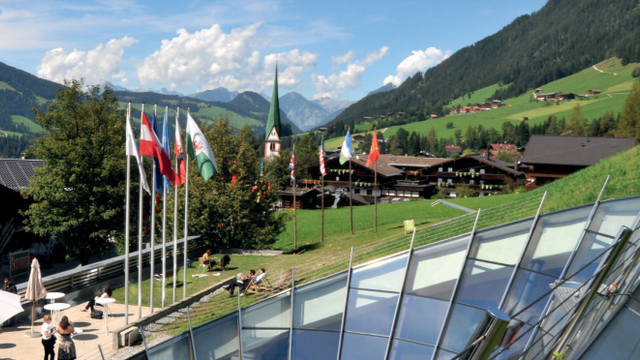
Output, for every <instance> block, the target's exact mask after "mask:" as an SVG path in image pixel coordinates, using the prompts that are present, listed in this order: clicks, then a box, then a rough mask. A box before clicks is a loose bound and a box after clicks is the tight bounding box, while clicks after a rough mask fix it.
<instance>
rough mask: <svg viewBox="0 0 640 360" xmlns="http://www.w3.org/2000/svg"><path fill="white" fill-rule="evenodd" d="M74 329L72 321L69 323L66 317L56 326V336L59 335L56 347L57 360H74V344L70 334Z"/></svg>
mask: <svg viewBox="0 0 640 360" xmlns="http://www.w3.org/2000/svg"><path fill="white" fill-rule="evenodd" d="M74 330H75V327H74V326H73V321H69V318H68V317H67V315H65V316H63V317H62V319H61V320H60V324H58V334H60V336H61V338H60V345H59V346H58V360H75V358H76V356H77V355H76V344H74V343H73V339H71V334H73V331H74Z"/></svg>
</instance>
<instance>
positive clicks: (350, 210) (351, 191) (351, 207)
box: [349, 159, 353, 235]
mask: <svg viewBox="0 0 640 360" xmlns="http://www.w3.org/2000/svg"><path fill="white" fill-rule="evenodd" d="M352 200H353V190H351V159H349V212H350V213H351V235H353V201H352Z"/></svg>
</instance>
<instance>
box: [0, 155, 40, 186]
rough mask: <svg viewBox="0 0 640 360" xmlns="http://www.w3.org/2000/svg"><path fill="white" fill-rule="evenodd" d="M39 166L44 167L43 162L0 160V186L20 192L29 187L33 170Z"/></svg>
mask: <svg viewBox="0 0 640 360" xmlns="http://www.w3.org/2000/svg"><path fill="white" fill-rule="evenodd" d="M41 166H44V160H34V159H0V184H1V185H4V186H5V187H7V188H9V189H11V190H15V191H17V192H20V191H22V189H24V188H28V187H29V180H30V179H31V178H32V177H33V174H34V171H35V168H37V167H41Z"/></svg>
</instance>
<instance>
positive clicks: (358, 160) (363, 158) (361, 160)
mask: <svg viewBox="0 0 640 360" xmlns="http://www.w3.org/2000/svg"><path fill="white" fill-rule="evenodd" d="M381 158H382V155H381ZM367 159H369V155H357V156H354V157H352V158H351V162H352V163H354V164H358V165H360V166H362V167H367ZM370 169H371V170H372V171H373V169H374V167H373V166H371V168H370ZM378 174H381V175H384V176H398V175H402V174H404V171H402V170H400V169H398V168H396V167H393V166H391V165H387V164H386V163H385V162H384V161H381V160H380V159H379V160H378Z"/></svg>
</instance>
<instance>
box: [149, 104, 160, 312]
mask: <svg viewBox="0 0 640 360" xmlns="http://www.w3.org/2000/svg"><path fill="white" fill-rule="evenodd" d="M153 118H154V119H156V124H157V121H158V104H154V105H153ZM153 131H156V129H155V128H154V129H153ZM156 181H158V179H156V162H155V160H154V161H153V175H152V183H153V186H152V188H153V189H152V190H151V236H150V238H149V243H150V244H151V256H150V257H149V265H150V267H151V276H150V277H149V279H150V280H151V283H150V286H149V303H150V306H151V313H152V314H153V285H154V284H153V276H154V272H155V266H154V265H155V260H156V259H155V250H154V245H155V243H156Z"/></svg>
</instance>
